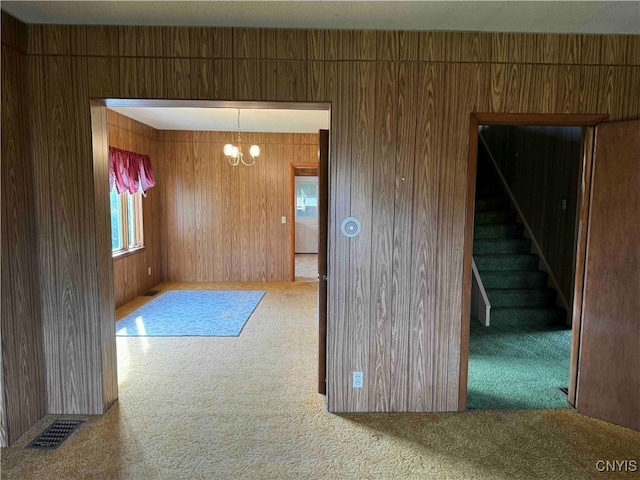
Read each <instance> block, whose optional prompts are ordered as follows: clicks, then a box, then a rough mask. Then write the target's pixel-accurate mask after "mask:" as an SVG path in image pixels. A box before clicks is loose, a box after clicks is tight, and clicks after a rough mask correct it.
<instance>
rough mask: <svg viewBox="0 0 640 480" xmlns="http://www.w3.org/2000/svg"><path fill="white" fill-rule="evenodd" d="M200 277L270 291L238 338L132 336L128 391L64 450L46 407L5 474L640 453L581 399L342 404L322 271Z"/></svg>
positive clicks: (513, 460) (321, 473) (572, 474)
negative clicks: (529, 406) (46, 445)
mask: <svg viewBox="0 0 640 480" xmlns="http://www.w3.org/2000/svg"><path fill="white" fill-rule="evenodd" d="M192 286H194V287H199V288H206V287H207V286H208V287H215V288H227V289H229V288H238V289H250V288H254V289H263V290H266V291H267V294H266V296H265V297H264V299H263V300H262V302H261V303H260V305H259V306H258V308H257V309H256V311H255V312H254V314H253V316H252V317H251V318H250V319H249V321H248V322H247V324H246V326H245V328H244V330H243V332H242V334H241V336H240V337H237V338H204V337H199V338H157V337H156V338H132V337H126V338H118V361H119V375H120V401H119V403H118V404H116V405H115V406H114V407H113V408H112V409H111V410H110V411H109V412H108V413H107V414H106V415H104V416H102V417H92V418H89V421H88V423H87V424H86V425H84V426H83V427H82V428H81V429H80V430H78V431H77V432H76V433H74V434H73V436H72V437H71V438H70V439H69V440H67V442H66V443H65V444H63V445H62V446H61V447H60V449H59V450H57V451H53V452H43V451H34V450H25V449H24V448H23V447H24V446H25V445H26V444H27V443H28V442H29V441H30V440H31V439H32V438H33V437H34V436H35V435H36V434H37V433H38V432H39V429H40V428H41V427H43V426H44V425H45V424H47V423H48V422H49V421H50V420H51V418H53V417H47V418H45V419H43V420H42V421H41V422H40V424H39V425H38V426H37V427H36V428H34V429H32V430H31V431H30V432H28V434H26V435H24V436H23V437H22V438H21V439H20V440H19V441H18V442H17V443H16V444H15V446H13V447H11V448H9V449H3V450H2V459H1V462H2V478H7V479H29V478H38V479H66V478H69V479H85V478H86V479H89V478H92V479H93V478H95V479H116V478H123V479H156V478H161V479H164V478H166V479H270V480H271V479H287V478H293V479H313V478H319V479H351V478H354V479H405V478H407V479H431V478H433V479H509V480H512V479H536V478H541V479H582V478H589V479H591V478H593V479H605V478H606V479H609V478H618V477H616V475H614V474H612V473H599V472H598V471H597V470H596V467H595V465H596V462H597V461H598V460H625V459H627V460H632V459H635V460H636V461H640V458H639V457H640V434H638V433H635V432H632V431H630V430H626V429H623V428H620V427H615V426H612V425H608V424H606V423H603V422H599V421H595V420H591V419H588V418H586V417H583V416H581V415H578V414H577V413H575V412H573V411H572V410H549V411H523V412H505V411H491V412H489V411H476V412H473V413H466V414H456V413H450V414H422V415H420V414H367V415H341V416H339V415H333V414H330V413H328V412H327V411H326V408H325V403H324V397H322V396H321V395H319V394H317V393H315V390H316V358H317V356H316V348H317V340H316V332H317V327H316V316H315V309H316V291H315V289H316V285H315V284H312V283H303V282H301V283H286V284H285V283H282V284H249V285H248V284H231V285H229V284H225V285H213V284H209V285H202V284H198V285H192ZM161 287H162V288H165V289H166V288H185V287H187V284H163V285H161ZM146 300H148V299H145V298H138V299H136V300H134V301H133V302H132V303H130V304H128V305H126V306H125V307H123V308H122V309H119V311H118V314H119V315H120V316H123V315H125V314H126V313H128V311H130V310H131V309H132V308H134V306H136V305H139V304H140V303H141V302H143V301H146ZM620 478H638V472H635V473H627V474H624V475H621V476H620Z"/></svg>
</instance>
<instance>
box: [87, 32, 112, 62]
mask: <svg viewBox="0 0 640 480" xmlns="http://www.w3.org/2000/svg"><path fill="white" fill-rule="evenodd" d="M86 28H87V55H102V56H108V57H117V56H118V48H119V45H120V41H119V35H120V30H119V29H118V27H113V26H104V25H95V26H90V27H86Z"/></svg>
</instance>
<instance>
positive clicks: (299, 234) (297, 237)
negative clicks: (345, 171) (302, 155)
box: [290, 163, 319, 281]
mask: <svg viewBox="0 0 640 480" xmlns="http://www.w3.org/2000/svg"><path fill="white" fill-rule="evenodd" d="M318 188H319V185H318V165H317V164H314V163H292V164H291V171H290V190H291V213H290V216H291V219H292V221H291V233H290V238H291V248H292V264H293V275H292V280H294V281H315V280H317V275H318V268H317V265H318V239H319V230H318V220H319V202H318V200H319V195H318V193H319V192H318Z"/></svg>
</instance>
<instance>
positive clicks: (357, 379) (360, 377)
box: [353, 372, 364, 388]
mask: <svg viewBox="0 0 640 480" xmlns="http://www.w3.org/2000/svg"><path fill="white" fill-rule="evenodd" d="M363 384H364V373H362V372H353V388H362V385H363Z"/></svg>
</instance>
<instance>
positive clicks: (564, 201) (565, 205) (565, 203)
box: [562, 198, 567, 210]
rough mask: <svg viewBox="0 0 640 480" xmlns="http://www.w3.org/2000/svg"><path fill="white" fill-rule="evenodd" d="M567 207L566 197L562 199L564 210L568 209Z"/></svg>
mask: <svg viewBox="0 0 640 480" xmlns="http://www.w3.org/2000/svg"><path fill="white" fill-rule="evenodd" d="M566 209H567V200H566V199H564V198H563V199H562V210H566Z"/></svg>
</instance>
